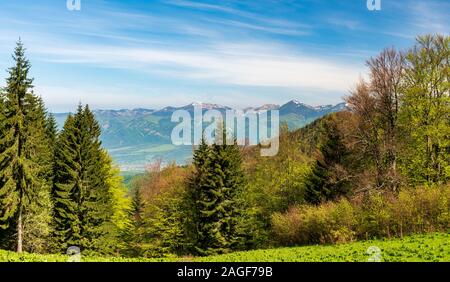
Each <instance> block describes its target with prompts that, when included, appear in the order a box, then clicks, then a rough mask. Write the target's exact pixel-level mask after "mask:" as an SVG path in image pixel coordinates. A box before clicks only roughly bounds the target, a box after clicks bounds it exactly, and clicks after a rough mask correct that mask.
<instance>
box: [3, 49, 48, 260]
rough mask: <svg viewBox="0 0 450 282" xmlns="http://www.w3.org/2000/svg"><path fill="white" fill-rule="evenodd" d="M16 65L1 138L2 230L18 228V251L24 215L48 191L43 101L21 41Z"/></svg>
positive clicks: (7, 91)
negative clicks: (39, 95) (35, 93)
mask: <svg viewBox="0 0 450 282" xmlns="http://www.w3.org/2000/svg"><path fill="white" fill-rule="evenodd" d="M12 57H13V60H14V62H15V65H14V66H13V67H11V68H10V69H9V70H8V73H9V77H8V78H7V79H6V87H5V89H4V91H5V93H4V97H3V99H2V100H3V101H2V107H1V108H2V120H1V129H0V134H1V139H0V227H2V228H11V227H12V226H14V228H15V229H16V238H17V241H16V242H17V243H16V248H17V251H18V252H22V250H23V238H24V215H25V213H26V212H27V210H28V208H29V207H30V205H31V204H32V203H33V202H34V201H36V199H37V198H38V195H40V193H41V192H42V191H41V190H42V189H47V188H46V184H47V183H46V179H45V177H43V175H44V174H45V169H46V166H45V164H44V163H42V160H43V158H45V157H43V156H44V155H45V151H46V148H45V146H46V138H45V132H44V126H45V121H44V120H43V119H42V111H43V109H44V106H43V102H42V100H41V99H40V98H39V97H37V96H35V95H34V94H33V92H32V88H33V85H32V84H33V79H32V78H29V75H28V74H29V70H30V67H31V65H30V63H29V61H28V60H27V59H26V57H25V48H24V47H23V44H22V42H21V41H20V40H19V42H17V46H16V48H15V50H14V54H13V56H12Z"/></svg>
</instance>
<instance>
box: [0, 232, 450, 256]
mask: <svg viewBox="0 0 450 282" xmlns="http://www.w3.org/2000/svg"><path fill="white" fill-rule="evenodd" d="M370 246H376V247H378V248H379V249H380V250H381V257H382V261H414V262H416V261H419V262H420V261H447V262H449V261H450V234H442V233H438V234H427V235H415V236H410V237H405V238H403V239H393V240H373V241H362V242H354V243H349V244H341V245H331V246H304V247H292V248H277V249H268V250H256V251H247V252H236V253H231V254H227V255H220V256H211V257H203V258H179V259H178V260H180V261H204V262H282V261H286V262H287V261H294V262H295V261H299V262H302V261H305V262H309V261H313V262H318V261H322V262H325V261H333V262H334V261H360V262H364V261H367V260H368V258H369V255H368V254H367V249H368V248H369V247H370ZM82 260H83V261H99V262H106V261H114V262H125V261H131V262H138V261H147V262H157V261H174V260H177V259H167V258H166V259H125V258H106V257H85V256H84V257H83V258H82ZM0 261H48V262H64V261H67V256H63V255H36V254H22V255H17V254H16V253H14V252H8V251H1V250H0Z"/></svg>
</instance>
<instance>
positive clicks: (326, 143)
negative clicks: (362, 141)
mask: <svg viewBox="0 0 450 282" xmlns="http://www.w3.org/2000/svg"><path fill="white" fill-rule="evenodd" d="M322 126H323V130H324V134H323V137H322V139H323V140H322V144H321V145H320V146H319V152H318V156H317V158H316V161H315V163H314V165H313V168H312V171H311V173H310V175H309V176H308V177H307V179H306V185H305V186H306V187H305V200H306V201H307V202H309V203H311V204H319V203H321V202H323V201H328V200H333V199H336V198H337V197H339V196H342V195H345V194H346V193H347V192H348V185H349V182H348V179H347V176H346V175H345V173H343V172H344V170H343V169H342V168H344V162H345V157H346V156H347V154H348V152H347V149H346V147H345V145H344V143H343V140H342V136H341V133H340V132H339V129H338V128H337V125H336V122H335V120H334V118H333V116H330V117H328V118H327V119H325V120H324V121H323V124H322Z"/></svg>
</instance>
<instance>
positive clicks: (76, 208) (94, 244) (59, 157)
mask: <svg viewBox="0 0 450 282" xmlns="http://www.w3.org/2000/svg"><path fill="white" fill-rule="evenodd" d="M99 137H100V126H99V125H98V122H97V121H96V120H95V118H94V114H93V113H92V112H91V111H90V109H89V107H88V106H86V107H85V108H83V107H82V106H81V105H80V106H79V107H78V110H77V113H76V114H75V115H74V116H69V117H68V118H67V120H66V123H65V125H64V128H63V130H62V132H61V134H60V135H59V137H58V141H57V149H56V153H55V159H56V164H55V179H54V187H53V197H54V202H55V225H56V226H55V228H56V230H55V237H56V239H57V243H58V246H59V248H60V250H61V251H65V249H66V248H67V247H69V246H72V245H74V246H79V247H81V248H82V249H83V250H84V251H94V252H101V253H110V252H111V251H112V250H113V248H114V243H113V242H111V240H112V239H114V238H113V236H114V234H115V233H114V232H113V228H114V225H113V224H112V222H111V218H112V215H113V199H112V194H111V190H110V186H109V185H108V177H109V173H110V172H109V169H110V168H111V165H110V163H107V162H109V159H108V158H105V155H104V154H105V151H104V150H103V149H102V148H101V142H100V140H99Z"/></svg>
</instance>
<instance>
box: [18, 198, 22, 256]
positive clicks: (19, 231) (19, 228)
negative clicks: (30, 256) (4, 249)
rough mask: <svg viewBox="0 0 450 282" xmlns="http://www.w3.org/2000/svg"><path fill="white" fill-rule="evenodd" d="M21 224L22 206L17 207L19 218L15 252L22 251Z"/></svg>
mask: <svg viewBox="0 0 450 282" xmlns="http://www.w3.org/2000/svg"><path fill="white" fill-rule="evenodd" d="M22 237H23V226H22V206H21V207H20V208H19V220H18V223H17V252H18V253H21V252H22V240H23V238H22Z"/></svg>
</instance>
